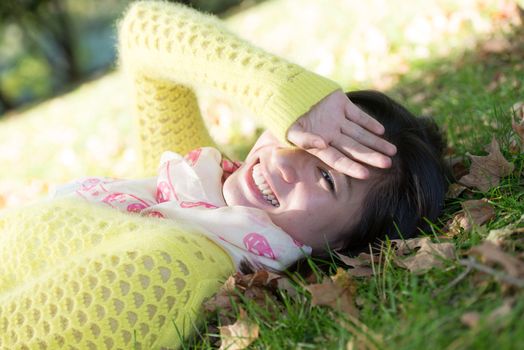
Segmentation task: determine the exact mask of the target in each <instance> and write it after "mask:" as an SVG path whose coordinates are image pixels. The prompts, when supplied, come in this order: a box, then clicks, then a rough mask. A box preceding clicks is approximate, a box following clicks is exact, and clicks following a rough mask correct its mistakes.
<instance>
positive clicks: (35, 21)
mask: <svg viewBox="0 0 524 350" xmlns="http://www.w3.org/2000/svg"><path fill="white" fill-rule="evenodd" d="M130 2H131V1H130V0H84V1H78V0H76V1H75V0H4V1H2V2H0V23H1V25H0V43H1V44H0V59H1V60H0V77H1V80H0V113H2V112H4V113H5V112H7V111H8V110H10V109H14V108H18V107H20V106H22V105H24V104H28V103H31V102H33V101H40V100H43V99H46V98H49V97H50V96H53V95H56V94H59V93H63V92H65V91H68V90H70V89H71V88H73V87H74V86H75V85H77V84H79V83H81V82H83V81H85V80H87V79H93V78H95V77H97V76H99V75H101V74H103V73H104V72H106V71H107V70H108V69H111V68H112V67H114V61H115V54H116V52H115V38H116V36H115V21H116V19H117V18H118V16H120V15H121V13H122V12H123V10H124V9H125V8H126V6H127V5H128V4H129V3H130ZM178 2H182V3H185V4H187V5H190V6H192V7H195V8H197V9H199V10H201V11H205V12H211V13H216V14H221V13H224V12H225V11H226V10H228V9H230V8H232V7H234V6H238V5H240V4H241V2H242V1H241V0H184V1H178ZM255 3H256V1H252V2H251V4H255ZM249 4H250V3H249V2H248V3H247V4H246V3H244V4H243V6H246V5H249Z"/></svg>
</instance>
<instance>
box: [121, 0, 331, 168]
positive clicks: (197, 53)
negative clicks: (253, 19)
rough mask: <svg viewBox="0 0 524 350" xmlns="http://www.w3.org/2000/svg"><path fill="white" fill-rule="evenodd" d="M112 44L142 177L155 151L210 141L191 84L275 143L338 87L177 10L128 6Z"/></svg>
mask: <svg viewBox="0 0 524 350" xmlns="http://www.w3.org/2000/svg"><path fill="white" fill-rule="evenodd" d="M119 45H120V57H121V60H122V64H123V67H124V69H126V70H127V71H128V72H129V73H130V75H131V76H133V77H134V80H135V85H136V90H137V107H138V113H139V123H140V126H139V127H140V137H141V141H142V147H143V150H142V152H143V154H144V155H145V158H144V161H145V162H144V165H145V166H146V167H147V168H148V170H149V171H151V167H153V169H154V168H156V165H157V163H156V161H157V160H158V156H157V155H156V154H159V152H161V151H162V150H163V149H158V147H162V148H171V149H175V150H177V151H187V150H188V149H189V148H191V147H193V146H194V143H193V142H194V140H193V137H194V138H196V139H198V140H199V141H200V142H201V143H202V144H210V143H212V141H211V139H210V137H209V135H208V134H207V132H206V131H205V129H204V127H203V124H202V120H201V116H200V113H199V111H198V107H197V106H196V100H195V97H194V94H193V93H192V91H191V88H193V87H195V86H199V85H204V86H209V87H213V88H216V89H218V90H220V91H222V92H225V93H227V94H228V95H230V96H231V97H233V98H236V99H238V101H239V102H240V103H242V104H244V105H245V106H247V107H248V108H250V109H251V110H252V111H253V112H254V114H255V115H256V116H257V117H258V118H260V120H261V122H262V123H263V125H264V126H265V127H266V128H268V129H269V130H270V131H271V132H272V133H273V134H274V135H276V136H277V137H278V138H279V139H281V140H282V141H286V137H285V134H286V131H287V129H288V128H289V127H290V125H291V124H292V123H293V122H294V121H295V120H296V119H298V118H299V117H300V116H301V115H303V114H304V113H306V112H307V111H308V110H309V109H310V108H311V107H312V106H314V105H315V104H316V103H317V102H318V101H320V100H321V99H322V98H323V97H325V96H326V95H328V94H329V93H331V92H333V91H335V90H337V89H339V88H340V87H339V86H338V85H337V84H336V83H335V82H333V81H331V80H329V79H326V78H324V77H321V76H319V75H317V74H315V73H312V72H309V71H307V70H305V69H304V68H302V67H300V66H298V65H296V64H292V63H289V62H287V61H285V60H283V59H281V58H279V57H276V56H274V55H271V54H269V53H267V52H265V51H263V50H261V49H259V48H256V47H254V46H252V45H250V44H249V43H247V42H246V41H244V40H242V39H240V38H238V37H237V36H236V35H234V34H232V33H231V32H229V31H228V30H227V29H226V28H224V26H223V25H222V24H221V23H220V21H219V20H218V19H216V18H215V17H213V16H210V15H205V14H202V13H199V12H197V11H195V10H193V9H190V8H188V7H185V6H182V5H178V4H169V3H165V2H137V3H134V4H133V5H132V6H131V7H130V9H129V11H128V12H127V14H126V16H125V17H124V19H123V21H122V22H121V23H120V35H119ZM173 94H175V95H173ZM177 96H179V97H180V96H184V98H183V99H182V100H180V99H179V98H177ZM187 128H189V129H187Z"/></svg>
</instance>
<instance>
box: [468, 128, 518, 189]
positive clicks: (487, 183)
mask: <svg viewBox="0 0 524 350" xmlns="http://www.w3.org/2000/svg"><path fill="white" fill-rule="evenodd" d="M486 151H487V152H488V155H487V156H474V155H471V154H468V156H469V157H470V158H471V169H470V171H469V174H468V175H465V176H463V177H461V178H460V180H459V181H458V182H459V183H460V184H462V185H464V186H467V187H476V188H478V189H479V190H481V191H484V192H486V191H488V190H489V189H490V188H492V187H494V186H497V185H498V184H499V182H500V179H501V178H502V177H504V176H508V175H509V174H511V172H512V171H513V168H514V165H513V164H512V163H509V162H508V161H507V160H506V159H505V158H504V156H503V155H502V153H500V147H499V144H498V142H497V140H496V139H495V138H493V139H492V141H491V143H490V144H489V145H488V147H487V148H486Z"/></svg>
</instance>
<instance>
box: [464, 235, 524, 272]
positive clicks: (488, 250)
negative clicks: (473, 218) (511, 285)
mask: <svg viewBox="0 0 524 350" xmlns="http://www.w3.org/2000/svg"><path fill="white" fill-rule="evenodd" d="M469 254H477V255H479V256H480V257H481V258H482V259H483V260H484V261H485V263H487V264H499V265H501V266H502V267H503V268H504V270H506V272H507V273H508V275H510V276H512V277H516V278H518V277H522V276H524V262H522V261H521V260H519V259H517V258H515V257H514V256H511V255H509V254H507V253H506V252H504V251H503V250H502V249H501V248H500V247H499V246H497V245H496V244H494V243H492V242H489V241H484V242H483V243H482V244H480V245H478V246H475V247H473V248H471V249H470V250H469Z"/></svg>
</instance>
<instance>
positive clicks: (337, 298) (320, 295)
mask: <svg viewBox="0 0 524 350" xmlns="http://www.w3.org/2000/svg"><path fill="white" fill-rule="evenodd" d="M304 288H305V289H306V290H307V291H308V292H310V293H311V305H313V306H314V305H326V306H329V307H331V308H333V309H334V310H337V311H340V312H342V313H348V314H350V315H351V316H353V317H358V309H357V308H356V306H355V294H356V286H355V282H354V281H353V279H351V277H350V276H349V275H348V274H347V273H346V271H344V270H343V269H341V268H339V269H337V273H336V275H335V276H331V278H327V277H326V278H324V281H323V282H322V283H317V284H310V285H307V286H305V287H304Z"/></svg>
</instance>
